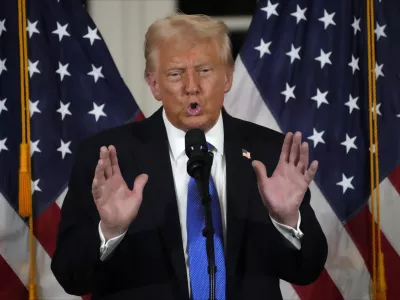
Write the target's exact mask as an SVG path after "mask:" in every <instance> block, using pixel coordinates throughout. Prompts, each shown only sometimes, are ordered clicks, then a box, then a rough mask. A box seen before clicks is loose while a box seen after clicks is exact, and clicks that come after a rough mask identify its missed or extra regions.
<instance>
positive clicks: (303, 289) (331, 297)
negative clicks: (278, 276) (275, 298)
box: [292, 269, 344, 300]
mask: <svg viewBox="0 0 400 300" xmlns="http://www.w3.org/2000/svg"><path fill="white" fill-rule="evenodd" d="M292 286H293V288H294V289H295V291H296V293H297V295H299V297H300V299H301V300H319V299H324V300H343V299H344V298H343V296H342V294H341V293H340V291H339V289H338V288H337V286H336V284H335V283H334V282H333V280H332V278H331V277H330V276H329V274H328V272H327V271H326V269H324V271H323V272H322V273H321V275H320V277H319V278H318V279H317V280H316V281H315V282H313V283H312V284H309V285H306V286H298V285H295V284H292Z"/></svg>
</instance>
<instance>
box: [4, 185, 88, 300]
mask: <svg viewBox="0 0 400 300" xmlns="http://www.w3.org/2000/svg"><path fill="white" fill-rule="evenodd" d="M34 241H35V246H36V248H35V251H36V267H37V269H36V274H37V275H36V278H37V280H38V281H37V285H38V287H37V290H38V293H39V294H38V299H54V300H55V299H60V300H61V299H62V300H67V299H82V298H81V297H76V296H70V295H68V294H66V293H65V291H64V290H63V288H62V287H61V286H60V285H59V283H58V282H57V280H56V278H55V277H54V275H53V273H52V272H51V269H50V262H51V259H50V257H49V256H48V254H47V253H46V251H45V250H44V248H43V247H42V245H41V244H40V243H38V242H37V240H36V238H35V240H34ZM0 254H1V255H2V256H3V258H4V259H5V260H6V261H7V263H8V265H9V266H10V268H11V269H12V270H13V271H14V272H15V274H16V275H17V276H18V278H19V279H20V280H21V282H22V283H23V284H24V285H25V286H27V285H28V284H29V229H28V227H27V226H26V225H25V223H24V222H23V221H22V219H21V218H20V217H19V215H18V214H17V213H16V212H15V211H14V209H13V208H12V207H11V206H10V205H9V203H8V202H7V200H6V199H5V198H4V196H3V195H2V194H1V193H0ZM1 280H2V281H3V282H4V281H5V279H4V278H2V279H1Z"/></svg>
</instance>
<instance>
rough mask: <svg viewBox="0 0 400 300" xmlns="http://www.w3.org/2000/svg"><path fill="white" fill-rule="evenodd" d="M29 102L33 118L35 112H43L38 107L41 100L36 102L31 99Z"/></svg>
mask: <svg viewBox="0 0 400 300" xmlns="http://www.w3.org/2000/svg"><path fill="white" fill-rule="evenodd" d="M29 103H30V107H29V110H30V113H31V118H32V116H33V114H34V113H35V112H37V113H41V111H40V109H39V108H38V107H37V106H38V105H39V100H38V101H36V102H32V101H31V100H29Z"/></svg>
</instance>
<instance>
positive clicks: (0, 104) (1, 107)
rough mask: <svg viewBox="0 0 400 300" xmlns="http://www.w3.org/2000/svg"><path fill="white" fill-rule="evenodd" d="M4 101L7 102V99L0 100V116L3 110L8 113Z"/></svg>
mask: <svg viewBox="0 0 400 300" xmlns="http://www.w3.org/2000/svg"><path fill="white" fill-rule="evenodd" d="M6 101H7V98H4V99H3V100H0V115H1V112H2V111H3V110H7V111H8V109H7V107H6Z"/></svg>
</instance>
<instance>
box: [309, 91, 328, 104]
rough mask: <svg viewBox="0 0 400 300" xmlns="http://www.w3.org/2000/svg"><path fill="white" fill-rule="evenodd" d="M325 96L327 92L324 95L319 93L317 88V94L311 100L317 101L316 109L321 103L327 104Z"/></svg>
mask: <svg viewBox="0 0 400 300" xmlns="http://www.w3.org/2000/svg"><path fill="white" fill-rule="evenodd" d="M326 95H328V91H326V92H325V93H321V91H320V90H319V89H318V88H317V94H316V95H315V96H314V97H312V98H311V99H313V100H315V101H317V103H318V104H317V108H319V107H320V106H321V104H322V103H326V104H329V102H328V100H326Z"/></svg>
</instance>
